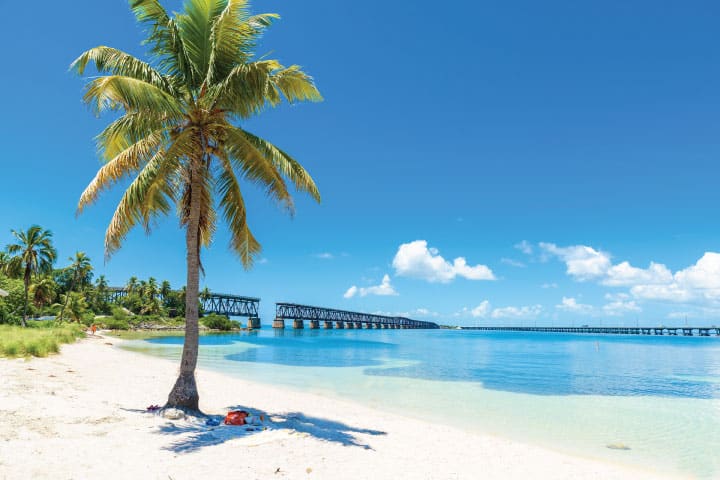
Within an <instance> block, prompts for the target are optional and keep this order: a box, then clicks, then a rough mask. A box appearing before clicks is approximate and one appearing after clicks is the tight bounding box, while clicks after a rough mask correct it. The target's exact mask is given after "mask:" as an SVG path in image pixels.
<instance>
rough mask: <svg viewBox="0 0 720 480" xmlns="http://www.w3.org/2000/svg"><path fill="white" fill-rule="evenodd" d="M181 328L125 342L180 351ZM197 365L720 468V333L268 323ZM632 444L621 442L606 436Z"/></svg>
mask: <svg viewBox="0 0 720 480" xmlns="http://www.w3.org/2000/svg"><path fill="white" fill-rule="evenodd" d="M181 345H182V337H160V338H151V339H147V340H138V341H131V342H129V343H128V344H127V348H129V349H132V350H137V351H142V352H144V353H148V354H152V355H157V356H162V357H166V358H178V357H179V355H180V349H181ZM201 345H202V346H201V349H200V366H201V367H205V368H211V369H214V370H219V371H222V372H225V373H228V374H231V375H238V376H242V377H245V378H248V379H250V380H255V381H260V382H265V383H272V384H282V385H286V386H289V387H292V388H297V389H302V390H305V391H311V392H314V393H319V394H322V395H328V396H335V397H341V398H349V399H353V400H356V401H361V402H362V403H364V404H368V405H370V406H374V407H378V408H382V409H385V410H390V411H394V412H399V413H402V414H405V415H410V416H414V417H418V418H423V419H428V418H430V419H433V420H434V421H438V422H443V423H447V424H451V425H454V426H457V427H460V428H464V429H468V430H473V431H481V432H489V433H494V434H498V435H502V436H506V437H509V438H514V439H518V440H522V441H529V442H532V443H536V444H540V445H543V446H547V447H550V448H555V449H559V450H562V451H566V452H570V453H573V454H579V455H583V456H588V457H595V458H601V459H611V460H613V461H618V462H622V463H629V464H634V465H639V466H642V467H645V468H649V469H654V470H662V471H669V472H676V473H681V474H685V475H689V476H693V477H699V478H716V477H720V456H718V454H717V453H718V452H720V339H717V338H713V337H711V338H688V337H684V338H683V337H634V336H617V335H608V336H601V335H598V336H595V335H571V334H567V335H564V334H544V333H516V332H475V331H454V330H433V331H430V330H390V331H377V330H371V331H368V330H329V331H325V330H304V331H295V330H286V331H273V330H271V329H264V330H260V331H255V332H249V333H248V332H242V333H237V334H222V335H207V336H202V337H201ZM618 445H621V446H627V447H629V448H630V449H629V450H618V449H612V448H608V446H618Z"/></svg>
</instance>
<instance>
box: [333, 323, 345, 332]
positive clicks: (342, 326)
mask: <svg viewBox="0 0 720 480" xmlns="http://www.w3.org/2000/svg"><path fill="white" fill-rule="evenodd" d="M335 328H338V329H340V330H342V329H343V328H345V324H344V323H343V322H335Z"/></svg>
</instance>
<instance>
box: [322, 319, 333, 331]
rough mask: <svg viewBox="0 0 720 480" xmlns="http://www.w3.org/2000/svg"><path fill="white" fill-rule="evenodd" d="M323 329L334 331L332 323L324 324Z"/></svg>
mask: <svg viewBox="0 0 720 480" xmlns="http://www.w3.org/2000/svg"><path fill="white" fill-rule="evenodd" d="M323 328H325V329H326V330H332V322H327V321H325V322H323Z"/></svg>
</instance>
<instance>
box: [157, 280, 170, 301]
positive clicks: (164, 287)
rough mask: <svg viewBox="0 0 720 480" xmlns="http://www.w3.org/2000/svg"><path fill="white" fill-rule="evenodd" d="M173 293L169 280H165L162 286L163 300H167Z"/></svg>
mask: <svg viewBox="0 0 720 480" xmlns="http://www.w3.org/2000/svg"><path fill="white" fill-rule="evenodd" d="M171 293H172V286H170V282H169V281H167V280H163V281H162V283H161V284H160V296H161V297H162V298H163V300H167V298H168V297H169V296H170V294H171Z"/></svg>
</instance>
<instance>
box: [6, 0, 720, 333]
mask: <svg viewBox="0 0 720 480" xmlns="http://www.w3.org/2000/svg"><path fill="white" fill-rule="evenodd" d="M5 3H6V2H4V1H2V0H0V4H5ZM666 3H667V2H666ZM165 4H166V5H167V6H168V7H169V8H171V9H176V10H177V9H179V8H180V7H179V6H180V4H181V2H180V1H179V0H176V1H168V2H166V3H165ZM13 8H14V11H15V13H14V14H13V15H12V18H14V19H18V21H13V22H7V24H6V25H5V27H4V28H3V29H2V31H0V41H2V45H4V47H3V52H2V53H3V57H4V61H5V65H6V70H5V74H4V75H2V76H0V87H2V91H3V92H4V106H3V112H4V115H2V116H0V135H2V137H1V138H2V145H3V149H2V165H3V167H2V178H3V182H2V189H1V190H0V205H2V210H0V211H1V212H2V213H0V242H1V243H7V241H9V240H10V233H9V230H10V229H11V228H26V227H27V226H29V225H30V224H32V223H38V224H40V225H42V226H44V227H47V228H50V229H51V230H53V232H54V233H55V237H56V243H57V245H58V248H59V251H60V257H61V258H62V259H65V258H66V257H68V256H70V255H71V254H73V253H74V251H75V250H83V251H85V252H87V253H88V254H89V255H90V256H91V257H92V258H93V260H95V263H96V265H97V272H96V273H98V274H99V273H102V274H105V275H106V276H107V277H108V278H109V279H110V281H111V283H122V282H124V281H125V280H126V279H127V277H129V276H130V275H136V276H138V277H147V276H150V275H152V276H155V277H156V278H159V279H169V280H171V281H172V282H173V284H175V285H182V284H184V253H183V247H184V244H183V236H182V233H181V232H180V231H179V230H178V228H177V220H176V219H174V218H168V219H167V220H166V221H163V222H161V223H160V224H159V225H158V226H157V228H156V229H155V230H154V232H153V233H152V235H151V236H150V237H146V236H145V235H144V233H143V232H141V231H137V232H135V233H134V234H132V235H131V236H130V237H129V238H128V241H127V243H126V244H125V247H124V248H123V249H122V250H121V251H120V252H119V253H117V254H116V255H115V256H113V257H112V259H111V260H110V261H109V262H107V263H106V264H104V265H103V261H102V258H103V251H102V248H103V235H104V229H105V227H106V225H107V222H108V221H109V219H110V216H111V214H112V209H113V206H114V204H115V203H116V202H117V200H118V199H119V195H120V192H121V190H122V185H120V186H118V187H119V188H116V189H115V190H114V191H112V192H110V193H109V194H107V195H105V196H104V198H103V199H102V201H100V202H99V203H98V204H97V205H96V206H95V207H93V208H91V209H89V210H88V211H87V212H86V213H84V214H83V215H82V216H81V217H79V218H76V217H75V215H74V210H75V205H76V202H77V199H78V197H79V195H80V193H81V192H82V190H83V188H84V187H85V185H86V184H87V183H88V182H89V180H90V179H91V178H92V176H93V175H94V172H95V171H96V169H97V168H98V159H97V156H96V154H95V147H94V144H93V136H94V135H96V134H97V133H98V132H99V131H100V130H101V129H102V127H103V126H104V125H105V124H106V122H107V119H97V118H95V117H93V115H92V114H91V113H90V112H89V110H88V109H87V108H86V107H85V106H83V105H82V103H81V101H80V98H81V94H82V86H83V82H82V80H81V79H79V78H77V77H75V76H73V75H72V74H70V73H69V72H68V65H69V64H70V63H71V62H72V60H73V59H74V58H75V57H76V56H77V55H79V54H80V53H81V52H82V51H83V50H85V49H87V48H90V47H93V46H96V45H101V44H105V45H111V46H114V47H117V48H121V49H124V50H127V51H130V52H132V53H135V54H141V53H142V48H141V47H140V46H139V43H140V41H141V39H142V32H141V30H140V28H139V27H138V26H137V25H136V24H135V23H134V20H133V17H132V15H131V14H130V12H129V9H128V8H127V3H126V2H124V1H122V0H108V1H102V2H98V1H96V0H77V1H76V2H73V4H72V8H70V7H68V6H67V4H63V3H62V2H49V1H44V2H39V3H38V2H15V3H13ZM254 9H255V11H257V12H261V11H274V12H278V13H280V14H281V16H282V17H283V19H282V20H281V21H280V22H278V23H277V24H276V25H275V26H273V27H272V28H271V29H270V31H269V32H268V34H267V35H266V37H265V39H264V41H263V43H262V45H261V46H260V48H259V53H266V52H272V56H273V57H275V58H278V59H279V60H280V61H282V62H284V63H286V64H292V63H299V64H301V65H303V67H304V68H305V69H306V70H307V71H308V72H309V73H310V74H312V75H313V76H314V77H315V79H316V81H317V84H318V86H319V87H320V90H321V92H322V93H323V95H324V97H325V102H323V103H320V104H305V105H297V106H292V107H290V106H284V107H281V108H278V109H276V110H274V111H268V112H266V113H264V114H263V115H262V116H261V117H258V118H257V119H255V120H253V121H252V122H250V123H249V124H247V125H246V127H247V128H248V129H249V130H251V131H254V132H256V133H259V134H262V135H264V136H265V137H266V138H268V139H270V140H272V141H273V142H275V143H276V144H278V145H280V146H282V147H283V148H284V149H286V150H288V151H289V152H291V153H292V154H294V156H295V157H296V158H298V159H299V160H301V161H302V162H303V163H304V165H305V166H306V167H307V168H308V170H309V171H310V172H311V173H312V174H313V176H314V178H315V179H316V182H317V183H318V185H319V187H320V190H321V193H322V195H323V203H322V204H321V205H319V206H318V205H315V204H313V203H312V202H311V201H310V200H308V199H305V198H302V197H299V198H298V199H297V214H296V216H295V218H294V219H290V218H288V217H286V216H284V214H283V213H282V212H281V211H280V210H279V209H278V208H277V207H275V206H273V205H271V204H269V203H268V202H267V201H266V200H265V199H264V198H263V197H262V195H261V194H260V192H258V191H257V190H254V189H249V190H248V193H247V196H248V202H249V204H250V205H251V207H250V217H249V220H250V222H251V224H252V226H253V227H254V231H255V234H256V236H257V237H258V238H259V239H260V240H261V242H262V244H263V247H264V251H263V255H262V260H261V262H259V263H258V264H257V265H256V267H255V268H254V269H253V270H252V271H250V272H244V271H243V270H242V268H241V266H240V264H239V262H237V261H236V259H235V258H234V257H233V256H232V255H231V254H230V253H229V252H228V250H227V248H226V245H227V235H226V234H225V232H224V231H223V229H222V228H221V229H220V230H219V233H218V235H217V237H216V239H215V242H214V244H213V246H212V248H211V249H210V250H208V251H206V252H204V263H205V269H206V272H207V276H206V278H205V279H204V280H202V283H203V284H205V285H207V286H209V287H210V288H211V289H214V290H222V291H227V292H232V293H237V294H244V295H252V296H259V297H261V298H262V300H263V303H262V308H263V317H264V318H263V319H264V321H265V322H268V321H269V320H270V317H271V316H272V307H273V303H274V302H275V301H294V302H298V303H310V304H320V305H327V306H333V307H341V308H347V309H358V310H364V311H373V312H375V311H382V312H392V313H397V312H402V313H408V314H409V315H411V316H414V317H416V318H431V319H432V318H436V319H439V320H441V321H445V322H449V323H460V324H497V323H513V324H520V323H525V324H528V323H530V322H532V323H535V322H536V323H537V324H570V323H573V322H574V323H575V324H581V323H588V324H599V323H600V322H603V324H623V323H624V324H634V323H635V322H640V323H665V324H669V323H681V322H682V321H684V318H685V316H686V315H687V316H688V318H689V319H688V321H689V322H691V323H718V320H717V319H718V313H720V256H716V255H713V253H712V252H720V226H719V225H718V222H717V218H718V216H717V207H718V205H719V204H720V202H719V200H720V192H719V190H718V188H717V184H718V183H717V182H718V180H717V178H718V173H720V172H719V170H720V167H718V165H719V163H718V159H720V137H719V136H718V132H720V117H719V116H718V112H720V90H719V89H718V85H720V50H718V49H717V45H718V42H719V41H720V31H718V29H717V24H718V20H719V19H720V5H718V4H717V2H710V1H687V2H682V3H679V2H678V3H675V4H673V5H667V4H659V3H658V2H650V1H644V0H643V1H641V0H635V1H630V2H628V1H623V2H620V1H609V2H571V1H548V2H536V1H531V0H518V1H515V2H499V1H495V2H484V1H480V2H469V1H448V2H443V3H442V4H438V3H437V2H432V3H431V2H426V1H415V2H380V1H374V0H371V1H367V2H360V3H358V2H337V1H332V2H331V1H310V2H296V1H289V0H282V1H272V2H270V1H262V0H258V1H256V2H254ZM29 18H32V28H30V27H29V26H28V25H29V23H28V22H26V21H20V19H29ZM423 242H424V243H423ZM706 252H710V253H709V254H708V255H706ZM456 258H463V259H464V261H456V260H455V259H456ZM623 262H628V263H627V264H625V263H623ZM651 264H655V265H654V266H652V267H651ZM353 286H354V287H355V289H351V287H353ZM351 293H352V294H354V295H350V294H351ZM346 297H348V298H346Z"/></svg>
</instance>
